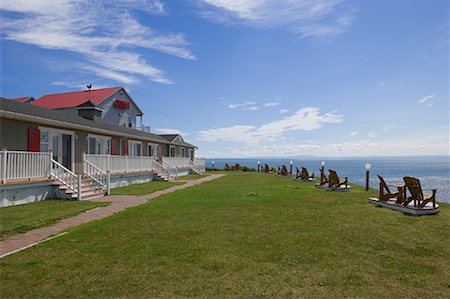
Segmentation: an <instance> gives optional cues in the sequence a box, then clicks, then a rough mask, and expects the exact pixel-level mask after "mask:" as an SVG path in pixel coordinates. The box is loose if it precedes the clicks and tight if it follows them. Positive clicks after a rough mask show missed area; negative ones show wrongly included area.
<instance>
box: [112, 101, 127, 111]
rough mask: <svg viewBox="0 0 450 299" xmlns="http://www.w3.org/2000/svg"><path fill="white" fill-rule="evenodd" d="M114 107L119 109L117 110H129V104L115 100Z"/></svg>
mask: <svg viewBox="0 0 450 299" xmlns="http://www.w3.org/2000/svg"><path fill="white" fill-rule="evenodd" d="M114 107H116V108H119V109H126V110H128V109H130V103H128V102H125V101H121V100H115V101H114Z"/></svg>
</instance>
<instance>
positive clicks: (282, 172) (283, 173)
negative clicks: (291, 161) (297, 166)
mask: <svg viewBox="0 0 450 299" xmlns="http://www.w3.org/2000/svg"><path fill="white" fill-rule="evenodd" d="M280 174H281V175H289V171H288V170H287V168H286V166H285V165H282V166H281V172H280Z"/></svg>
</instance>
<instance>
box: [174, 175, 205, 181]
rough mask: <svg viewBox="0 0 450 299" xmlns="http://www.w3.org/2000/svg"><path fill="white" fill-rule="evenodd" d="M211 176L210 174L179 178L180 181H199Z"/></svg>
mask: <svg viewBox="0 0 450 299" xmlns="http://www.w3.org/2000/svg"><path fill="white" fill-rule="evenodd" d="M207 176H209V174H187V175H183V176H180V177H178V179H179V180H198V179H201V178H204V177H207Z"/></svg>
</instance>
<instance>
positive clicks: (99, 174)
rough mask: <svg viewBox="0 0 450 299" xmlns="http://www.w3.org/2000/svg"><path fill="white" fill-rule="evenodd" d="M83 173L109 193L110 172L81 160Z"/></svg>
mask: <svg viewBox="0 0 450 299" xmlns="http://www.w3.org/2000/svg"><path fill="white" fill-rule="evenodd" d="M83 167H84V168H83V169H84V174H85V175H86V176H87V177H89V178H90V179H91V180H92V181H94V182H95V183H97V184H98V185H100V186H101V187H103V188H106V193H107V194H108V195H109V194H110V172H109V171H103V170H101V169H100V168H98V167H97V166H95V165H94V164H92V163H91V162H89V161H86V160H83Z"/></svg>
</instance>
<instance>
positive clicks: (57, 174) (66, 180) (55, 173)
mask: <svg viewBox="0 0 450 299" xmlns="http://www.w3.org/2000/svg"><path fill="white" fill-rule="evenodd" d="M50 166H51V173H52V177H54V178H55V179H57V180H58V181H60V182H61V183H63V184H64V185H66V186H67V187H68V188H69V189H70V190H72V191H74V192H75V193H76V194H77V198H78V200H80V199H81V176H78V175H76V174H75V173H73V172H72V171H70V170H69V169H67V168H66V167H64V166H63V165H62V164H60V163H58V161H55V160H53V158H52V159H51V164H50Z"/></svg>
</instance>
